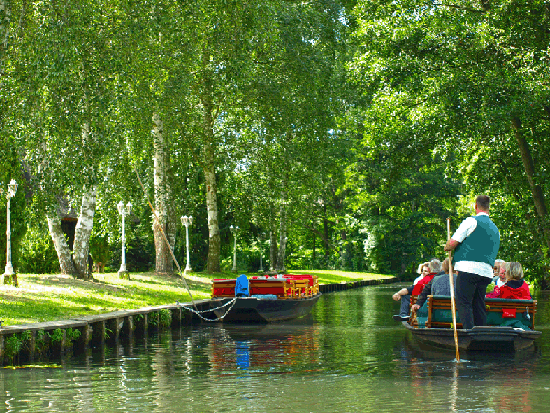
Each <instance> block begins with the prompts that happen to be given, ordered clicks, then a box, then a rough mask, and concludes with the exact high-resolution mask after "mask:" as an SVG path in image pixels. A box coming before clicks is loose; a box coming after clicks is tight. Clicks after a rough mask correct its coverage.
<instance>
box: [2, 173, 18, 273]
mask: <svg viewBox="0 0 550 413" xmlns="http://www.w3.org/2000/svg"><path fill="white" fill-rule="evenodd" d="M16 192H17V182H15V179H12V180H11V181H10V183H9V184H8V193H7V194H6V197H7V198H8V206H7V211H8V213H7V228H6V236H7V242H6V269H5V272H4V275H10V276H11V275H13V266H12V265H11V225H10V201H11V198H13V197H14V196H15V193H16Z"/></svg>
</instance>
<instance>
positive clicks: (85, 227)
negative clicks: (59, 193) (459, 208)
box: [73, 189, 96, 280]
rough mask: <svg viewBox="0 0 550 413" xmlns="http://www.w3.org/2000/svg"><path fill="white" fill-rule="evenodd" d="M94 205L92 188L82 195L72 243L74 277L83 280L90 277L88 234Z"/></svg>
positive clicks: (94, 198) (92, 222) (89, 233)
mask: <svg viewBox="0 0 550 413" xmlns="http://www.w3.org/2000/svg"><path fill="white" fill-rule="evenodd" d="M95 206H96V197H95V189H92V190H90V191H89V192H88V193H85V194H84V195H83V196H82V207H81V209H80V216H79V217H78V222H77V223H76V228H75V233H74V243H73V262H74V266H75V270H76V277H77V278H81V279H84V280H87V279H89V278H91V272H90V270H89V267H88V255H89V253H90V235H91V233H92V229H93V226H94V214H95Z"/></svg>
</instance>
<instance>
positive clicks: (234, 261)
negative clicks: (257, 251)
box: [229, 225, 239, 272]
mask: <svg viewBox="0 0 550 413" xmlns="http://www.w3.org/2000/svg"><path fill="white" fill-rule="evenodd" d="M229 229H230V230H231V233H232V234H233V238H234V242H233V268H232V269H231V271H233V272H237V232H239V227H234V228H233V225H231V226H230V227H229Z"/></svg>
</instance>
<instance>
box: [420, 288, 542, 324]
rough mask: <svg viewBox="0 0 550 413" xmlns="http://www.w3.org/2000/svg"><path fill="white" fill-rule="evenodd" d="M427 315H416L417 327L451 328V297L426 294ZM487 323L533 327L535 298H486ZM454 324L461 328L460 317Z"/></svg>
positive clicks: (535, 306)
mask: <svg viewBox="0 0 550 413" xmlns="http://www.w3.org/2000/svg"><path fill="white" fill-rule="evenodd" d="M427 302H428V314H427V317H420V316H418V317H416V322H417V325H418V327H420V328H422V327H427V328H437V327H440V328H451V327H452V322H453V317H452V313H451V297H448V296H438V295H436V296H432V295H429V296H428V301H427ZM485 307H486V311H487V325H488V326H500V327H514V328H523V329H524V330H534V329H535V313H536V311H537V301H536V300H511V299H503V298H486V299H485ZM456 326H457V328H462V323H461V322H460V317H459V316H458V314H457V315H456Z"/></svg>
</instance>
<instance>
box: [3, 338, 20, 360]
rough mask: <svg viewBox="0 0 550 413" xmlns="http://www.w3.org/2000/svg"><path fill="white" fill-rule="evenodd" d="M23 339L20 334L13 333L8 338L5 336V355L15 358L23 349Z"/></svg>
mask: <svg viewBox="0 0 550 413" xmlns="http://www.w3.org/2000/svg"><path fill="white" fill-rule="evenodd" d="M22 345H23V341H22V340H21V338H20V337H19V335H18V334H13V335H11V336H9V337H8V338H4V357H6V358H8V359H13V358H14V357H15V356H17V355H18V354H19V352H20V351H21V347H22Z"/></svg>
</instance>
